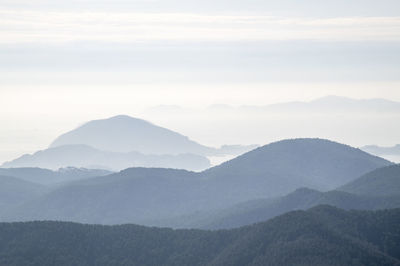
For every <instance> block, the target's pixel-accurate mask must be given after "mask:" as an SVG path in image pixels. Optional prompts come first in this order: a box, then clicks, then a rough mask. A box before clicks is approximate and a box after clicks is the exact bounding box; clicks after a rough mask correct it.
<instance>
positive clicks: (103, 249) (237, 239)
mask: <svg viewBox="0 0 400 266" xmlns="http://www.w3.org/2000/svg"><path fill="white" fill-rule="evenodd" d="M399 221H400V209H394V210H385V211H376V212H373V211H343V210H340V209H336V208H333V207H329V206H319V207H315V208H313V209H311V210H309V211H295V212H290V213H287V214H284V215H282V216H279V217H277V218H274V219H272V220H270V221H267V222H264V223H259V224H255V225H252V226H248V227H243V228H239V229H234V230H222V231H201V230H172V229H159V228H149V227H142V226H136V225H120V226H100V225H82V224H75V223H66V222H26V223H2V224H0V265H7V266H14V265H18V266H19V265H38V266H39V265H40V266H47V265H49V266H50V265H51V266H53V265H58V266H62V265H75V266H79V265H99V266H101V265H107V266H111V265H354V266H356V265H363V266H368V265H400V246H399V245H398V243H400V223H399Z"/></svg>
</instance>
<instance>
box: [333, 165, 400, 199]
mask: <svg viewBox="0 0 400 266" xmlns="http://www.w3.org/2000/svg"><path fill="white" fill-rule="evenodd" d="M339 190H342V191H347V192H350V193H354V194H362V195H376V196H391V195H400V165H398V164H397V165H391V166H388V167H383V168H379V169H376V170H374V171H372V172H370V173H368V174H365V175H363V176H361V177H360V178H358V179H356V180H354V181H352V182H350V183H348V184H346V185H344V186H342V187H340V188H339Z"/></svg>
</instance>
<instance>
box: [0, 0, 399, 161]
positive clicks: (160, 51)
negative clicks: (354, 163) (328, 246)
mask: <svg viewBox="0 0 400 266" xmlns="http://www.w3.org/2000/svg"><path fill="white" fill-rule="evenodd" d="M399 10H400V2H399V1H398V0H381V1H376V0H346V1H344V0H336V1H329V0H326V1H320V0H319V1H317V0H304V1H296V0H280V1H268V0H264V1H261V0H247V1H243V0H242V1H239V0H229V1H228V0H214V1H210V0H204V1H194V0H187V1H179V0H162V1H161V0H136V1H133V0H130V1H127V0H114V1H111V0H97V1H93V0H80V1H77V0H76V1H60V0H52V1H50V0H36V1H27V0H12V1H11V0H0V122H1V127H0V163H1V162H2V161H4V160H10V159H13V158H15V157H16V156H19V155H21V154H23V153H28V152H29V153H30V152H34V151H36V150H38V149H44V148H46V147H47V146H48V145H49V144H50V142H51V141H52V140H53V139H54V138H56V137H57V136H58V135H59V134H61V133H64V132H65V131H68V130H71V129H73V128H75V127H77V126H79V125H80V124H82V123H84V122H85V121H89V120H92V119H99V118H105V117H109V116H113V115H118V114H128V115H131V116H135V117H141V118H145V119H149V120H151V121H152V122H154V123H157V124H160V125H162V126H165V127H168V128H171V129H173V130H176V131H178V132H181V133H182V134H185V135H188V136H189V137H191V138H192V139H194V140H197V141H199V142H201V143H204V144H208V145H214V146H218V145H222V144H225V143H229V144H231V143H244V144H249V143H259V144H265V143H268V142H270V141H273V140H276V139H279V138H280V137H282V138H283V137H292V136H296V135H302V136H303V135H306V134H310V135H313V136H314V135H315V136H322V137H330V138H334V139H337V140H338V141H342V142H346V143H349V144H351V145H366V144H371V143H372V142H373V143H375V144H382V145H393V144H396V143H400V140H397V139H396V137H394V136H392V135H390V136H389V135H388V136H385V135H384V134H375V133H373V132H374V131H373V130H371V127H376V126H377V125H378V124H377V123H378V122H376V123H372V124H369V125H368V126H366V127H364V128H363V132H365V131H370V132H372V133H370V135H369V136H365V137H360V138H356V137H355V136H356V135H355V134H354V135H350V134H348V135H345V134H343V133H342V130H341V129H340V127H341V126H343V125H338V127H337V128H336V130H333V133H332V134H331V133H329V134H328V133H327V132H326V131H323V130H316V131H315V132H309V131H304V130H303V131H296V130H294V129H293V127H289V126H288V124H290V125H294V124H296V123H300V122H301V121H303V119H304V118H298V120H296V121H297V122H296V121H294V120H290V121H288V120H287V118H282V117H279V118H276V119H274V120H271V119H270V118H266V117H265V116H260V117H258V118H257V119H253V118H252V117H247V116H246V115H248V114H240V115H239V116H240V119H238V118H236V117H234V116H233V115H231V116H230V118H229V119H226V117H225V116H224V115H215V113H213V112H215V110H214V111H210V109H209V108H208V106H210V105H216V104H225V105H232V106H242V105H258V106H262V105H267V104H273V103H279V102H288V101H311V100H313V99H316V98H319V97H324V96H326V95H338V96H345V97H351V98H356V99H366V98H385V99H388V100H392V101H400V86H399V85H400V75H399V74H400V11H399ZM159 106H175V107H176V106H179V107H182V108H184V109H183V110H188V109H193V108H194V109H196V110H197V111H196V112H195V113H196V114H194V113H193V112H187V111H184V112H185V113H188V114H191V115H192V116H190V115H182V114H179V115H177V114H176V112H175V113H174V112H164V113H163V112H156V113H154V112H149V110H153V109H152V108H154V107H159ZM178 110H180V109H178ZM200 110H203V111H200ZM200 114H202V115H200ZM213 116H215V117H213ZM354 119H355V118H354ZM363 119H364V118H363ZM390 119H392V117H387V116H386V117H384V118H382V117H378V118H376V121H385V122H386V121H391V120H390ZM249 121H253V122H251V123H250V122H249ZM285 121H286V122H285ZM299 121H300V122H299ZM366 121H368V119H366ZM348 123H350V124H353V123H354V120H351V121H348ZM237 124H242V127H241V128H242V129H241V130H238V126H237ZM221 125H224V126H223V127H222V126H221ZM270 126H273V127H274V129H270V128H269V127H270ZM320 126H321V128H322V127H323V125H322V124H321V125H320ZM299 127H301V123H300V125H299ZM379 127H383V128H384V129H385V125H382V124H381V123H380V124H379ZM243 128H245V129H243ZM278 129H281V130H278ZM397 129H398V128H395V129H393V128H391V130H392V131H393V130H394V132H393V135H395V134H397ZM285 130H286V131H285ZM288 131H290V134H288V133H287V132H288ZM330 131H332V130H329V132H330ZM384 131H385V130H384ZM386 131H387V130H386ZM254 132H260V133H259V134H254ZM270 132H275V133H274V134H272V133H270ZM234 133H236V134H234ZM356 133H358V132H357V131H356Z"/></svg>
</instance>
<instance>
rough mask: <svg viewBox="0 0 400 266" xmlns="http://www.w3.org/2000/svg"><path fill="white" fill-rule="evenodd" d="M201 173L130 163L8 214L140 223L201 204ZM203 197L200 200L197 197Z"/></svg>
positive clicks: (25, 217) (27, 217) (19, 217)
mask: <svg viewBox="0 0 400 266" xmlns="http://www.w3.org/2000/svg"><path fill="white" fill-rule="evenodd" d="M199 187H200V180H199V179H198V174H196V173H194V172H188V171H185V170H174V169H156V168H131V169H127V170H124V171H121V172H119V173H116V174H112V175H109V176H105V177H97V178H91V179H86V180H81V181H77V182H74V183H69V184H67V185H65V186H63V187H60V188H58V189H55V190H54V191H52V192H50V193H48V194H46V195H44V196H43V197H40V198H38V199H36V200H34V201H31V202H28V203H26V204H25V205H23V206H21V207H19V208H18V209H16V210H13V211H12V212H11V213H9V217H8V219H7V220H12V221H18V220H25V221H26V220H62V221H75V222H84V223H103V224H119V223H139V224H146V221H147V220H148V219H158V218H160V217H165V216H170V215H180V214H182V213H185V212H189V211H191V209H192V208H201V206H197V205H196V204H199V203H200V200H201V194H200V193H199ZM197 200H199V201H197Z"/></svg>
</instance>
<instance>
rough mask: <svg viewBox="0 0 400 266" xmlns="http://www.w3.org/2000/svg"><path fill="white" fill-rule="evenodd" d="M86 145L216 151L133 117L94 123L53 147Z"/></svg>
mask: <svg viewBox="0 0 400 266" xmlns="http://www.w3.org/2000/svg"><path fill="white" fill-rule="evenodd" d="M71 144H84V145H88V146H91V147H93V148H96V149H99V150H102V151H113V152H132V151H136V152H140V153H144V154H181V153H193V154H202V155H205V154H209V153H210V152H212V151H213V149H212V148H209V147H206V146H203V145H200V144H198V143H196V142H194V141H192V140H190V139H188V138H187V137H185V136H183V135H181V134H178V133H176V132H174V131H171V130H169V129H166V128H162V127H159V126H156V125H153V124H151V123H149V122H147V121H144V120H141V119H136V118H132V117H129V116H122V115H121V116H115V117H111V118H109V119H102V120H94V121H90V122H88V123H86V124H84V125H83V126H80V127H78V128H77V129H75V130H72V131H70V132H67V133H65V134H63V135H61V136H60V137H58V138H57V139H56V140H54V142H53V143H52V144H51V145H50V147H58V146H63V145H71Z"/></svg>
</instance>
